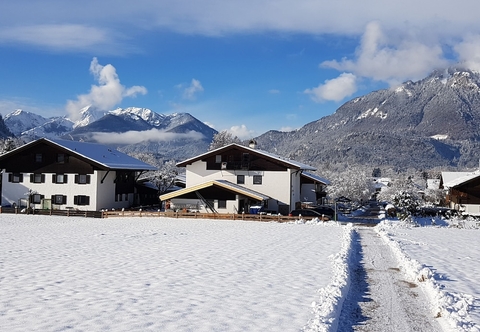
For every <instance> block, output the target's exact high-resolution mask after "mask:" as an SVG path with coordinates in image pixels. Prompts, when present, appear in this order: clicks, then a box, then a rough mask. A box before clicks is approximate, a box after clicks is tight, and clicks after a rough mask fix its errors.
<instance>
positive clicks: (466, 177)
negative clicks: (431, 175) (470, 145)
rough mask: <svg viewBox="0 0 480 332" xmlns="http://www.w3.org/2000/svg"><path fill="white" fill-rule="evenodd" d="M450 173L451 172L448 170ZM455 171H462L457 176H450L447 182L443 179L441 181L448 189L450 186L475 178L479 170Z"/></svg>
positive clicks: (479, 175)
mask: <svg viewBox="0 0 480 332" xmlns="http://www.w3.org/2000/svg"><path fill="white" fill-rule="evenodd" d="M450 173H453V172H450ZM457 173H463V174H461V175H458V176H456V177H455V176H453V175H452V176H451V178H450V180H449V181H448V182H447V181H445V180H444V182H443V187H444V188H446V189H448V188H452V187H456V186H458V185H461V184H463V183H465V182H469V181H471V180H473V179H476V178H478V177H480V171H476V172H457ZM442 177H443V173H442Z"/></svg>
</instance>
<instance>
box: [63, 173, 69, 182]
mask: <svg viewBox="0 0 480 332" xmlns="http://www.w3.org/2000/svg"><path fill="white" fill-rule="evenodd" d="M67 182H68V180H67V174H64V175H63V183H67Z"/></svg>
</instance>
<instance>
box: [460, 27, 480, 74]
mask: <svg viewBox="0 0 480 332" xmlns="http://www.w3.org/2000/svg"><path fill="white" fill-rule="evenodd" d="M454 50H455V52H457V54H458V60H459V62H460V63H462V64H463V65H465V66H466V67H467V68H470V69H472V70H476V71H480V35H469V36H467V37H465V39H464V40H463V41H462V42H461V43H459V44H458V45H456V46H455V47H454Z"/></svg>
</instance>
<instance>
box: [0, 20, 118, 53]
mask: <svg viewBox="0 0 480 332" xmlns="http://www.w3.org/2000/svg"><path fill="white" fill-rule="evenodd" d="M109 39H110V38H109V33H108V32H107V31H106V30H105V29H101V28H98V27H91V26H84V25H79V24H39V25H28V26H13V27H6V28H4V29H1V30H0V42H17V43H25V44H32V45H37V46H45V47H49V48H52V49H57V50H61V49H68V50H78V49H85V48H91V47H92V46H96V45H97V46H98V45H101V44H105V43H108V41H109Z"/></svg>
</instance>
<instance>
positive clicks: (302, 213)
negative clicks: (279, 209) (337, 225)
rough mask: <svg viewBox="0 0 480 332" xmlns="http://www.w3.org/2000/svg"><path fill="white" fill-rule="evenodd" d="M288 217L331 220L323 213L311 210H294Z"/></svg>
mask: <svg viewBox="0 0 480 332" xmlns="http://www.w3.org/2000/svg"><path fill="white" fill-rule="evenodd" d="M289 216H293V217H298V216H302V217H313V218H318V219H320V220H330V219H331V218H330V217H329V216H328V215H326V214H323V213H320V212H317V211H315V210H313V209H296V210H293V211H292V212H290V214H289Z"/></svg>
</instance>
